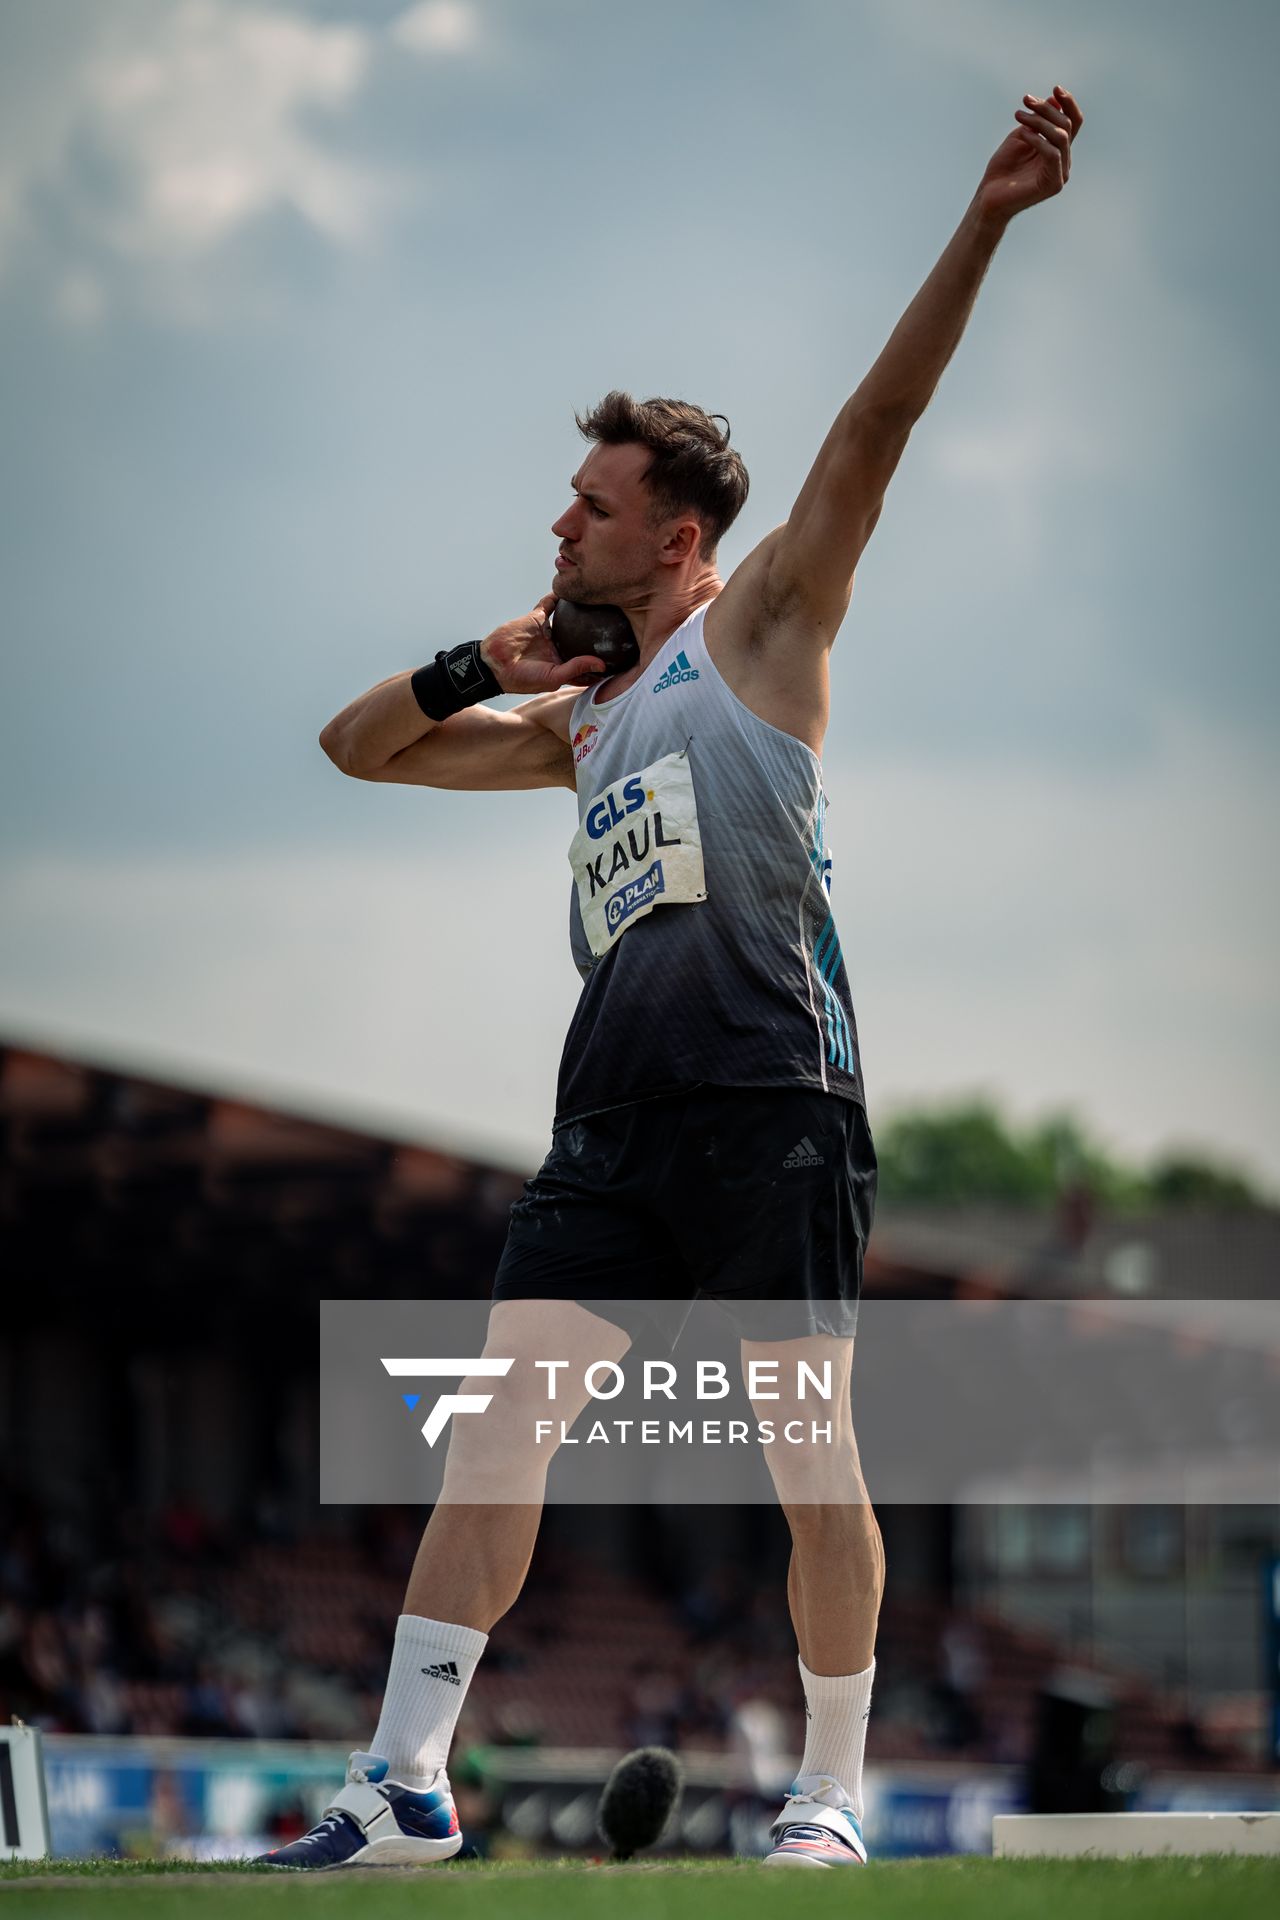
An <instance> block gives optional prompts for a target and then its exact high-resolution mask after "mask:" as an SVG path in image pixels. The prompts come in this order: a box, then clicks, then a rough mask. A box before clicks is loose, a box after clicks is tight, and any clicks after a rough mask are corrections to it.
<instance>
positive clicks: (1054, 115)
mask: <svg viewBox="0 0 1280 1920" xmlns="http://www.w3.org/2000/svg"><path fill="white" fill-rule="evenodd" d="M1013 117H1014V119H1015V120H1016V121H1017V122H1018V124H1017V126H1016V127H1015V128H1014V130H1013V132H1012V133H1011V134H1010V135H1009V137H1008V139H1007V140H1006V141H1005V142H1004V144H1003V145H1002V146H1000V147H998V148H997V149H996V151H995V153H994V154H993V155H992V156H991V159H990V161H989V163H988V166H987V170H986V172H985V173H984V174H983V176H982V180H981V183H980V184H979V187H978V193H977V199H978V204H979V206H980V207H981V208H982V211H983V212H984V213H986V214H989V215H991V216H993V217H994V218H997V219H1001V220H1012V218H1013V216H1014V214H1015V213H1022V212H1023V211H1024V210H1025V209H1026V208H1027V207H1034V206H1036V205H1037V204H1038V203H1039V202H1040V201H1041V200H1049V199H1051V198H1052V197H1053V195H1054V194H1055V193H1061V192H1062V189H1063V188H1064V187H1065V186H1066V184H1067V181H1068V180H1069V179H1070V177H1071V143H1072V141H1073V140H1074V139H1075V137H1076V135H1077V134H1078V133H1079V131H1080V129H1081V127H1082V126H1083V125H1084V115H1083V114H1082V113H1081V111H1080V109H1079V107H1078V106H1077V105H1076V102H1075V97H1074V95H1072V94H1070V93H1068V92H1067V91H1066V89H1065V88H1063V87H1055V88H1054V90H1053V92H1052V94H1051V95H1050V96H1049V98H1048V99H1045V100H1039V99H1037V98H1036V96H1035V94H1033V93H1026V94H1024V95H1023V96H1022V105H1021V106H1020V107H1019V108H1018V109H1017V111H1016V112H1015V114H1014V116H1013Z"/></svg>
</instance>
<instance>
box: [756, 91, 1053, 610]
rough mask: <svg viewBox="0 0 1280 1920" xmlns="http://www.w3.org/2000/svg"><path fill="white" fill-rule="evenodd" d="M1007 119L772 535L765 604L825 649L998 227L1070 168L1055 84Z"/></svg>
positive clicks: (1043, 196)
mask: <svg viewBox="0 0 1280 1920" xmlns="http://www.w3.org/2000/svg"><path fill="white" fill-rule="evenodd" d="M1014 118H1015V119H1016V120H1017V122H1018V124H1017V126H1016V127H1015V128H1014V130H1013V132H1012V133H1010V134H1009V136H1008V138H1007V139H1006V140H1005V141H1004V142H1003V144H1002V145H1001V146H1000V147H999V148H998V149H997V151H996V152H995V154H993V156H992V158H991V160H990V162H989V164H988V166H987V170H986V172H985V173H984V174H983V176H982V180H981V182H980V184H979V186H978V190H977V192H976V193H975V194H974V197H973V199H972V201H971V202H970V204H969V206H968V207H967V209H966V210H965V214H964V218H963V219H962V220H961V222H960V225H959V226H958V227H957V229H956V231H955V233H954V234H953V235H952V237H951V239H950V241H949V242H948V244H947V246H946V248H945V250H944V252H943V254H942V256H941V258H940V259H939V260H938V263H937V265H936V266H935V267H934V269H933V271H932V273H931V274H930V275H929V277H928V279H927V280H926V281H925V283H924V285H923V286H922V287H921V289H920V291H919V293H917V295H916V297H915V299H914V300H913V301H912V302H911V305H910V306H909V307H908V308H907V310H906V312H905V313H904V314H903V316H902V318H901V320H900V321H899V322H898V324H897V326H896V327H895V328H894V330H893V333H892V334H891V335H890V337H889V342H888V344H887V346H886V347H885V349H884V351H883V352H882V353H881V355H880V357H879V359H878V360H877V361H876V363H875V365H874V366H873V367H872V369H871V371H870V372H869V373H868V374H867V376H866V378H865V379H864V380H863V382H862V384H861V385H860V386H859V387H858V389H857V391H856V392H855V393H854V394H853V395H852V396H851V397H850V399H848V400H847V401H846V402H845V404H844V406H843V407H842V408H841V409H840V412H839V414H838V415H837V416H836V420H835V424H834V425H833V426H832V428H831V431H830V433H829V434H828V435H827V437H826V440H825V441H824V442H823V445H822V448H821V451H820V452H819V454H818V457H817V459H816V461H815V462H814V464H813V468H812V470H811V472H810V474H809V477H808V479H807V480H806V481H805V483H804V486H803V488H802V489H801V491H800V495H799V497H798V499H797V500H796V503H795V506H794V507H793V508H792V510H791V515H790V518H789V519H788V521H787V524H786V526H785V527H784V528H783V529H782V530H781V532H780V534H779V536H778V538H777V543H776V546H775V549H774V552H773V556H772V560H771V565H770V570H769V579H768V587H767V590H766V591H767V597H768V600H769V602H770V604H771V605H772V606H773V607H774V608H775V609H782V608H786V609H787V610H795V611H798V612H800V613H801V614H802V615H806V616H808V619H807V620H806V622H805V624H806V625H809V626H811V627H812V630H813V631H814V633H815V634H816V635H818V636H819V637H820V638H821V639H822V640H823V642H824V643H825V644H826V645H828V646H829V645H830V643H831V641H832V640H833V639H834V638H835V635H836V631H837V629H838V628H839V625H840V622H841V621H842V620H843V618H844V615H845V611H846V609H847V608H848V605H849V598H850V595H851V593H852V591H853V575H854V569H855V567H856V566H857V564H858V561H859V559H860V557H861V555H862V551H863V548H864V547H865V546H866V544H867V541H868V540H869V539H870V538H871V535H872V533H873V531H874V530H875V525H876V522H877V520H878V519H879V518H880V511H881V508H882V506H883V504H884V496H885V490H886V488H887V487H888V485H889V482H890V480H891V479H892V478H893V474H894V472H895V470H896V468H897V465H898V462H899V460H900V459H901V458H902V454H903V450H904V448H905V447H906V444H907V440H908V439H909V437H910V434H911V429H912V427H913V426H914V425H915V423H916V421H917V420H918V419H919V418H920V416H921V414H922V413H923V412H924V410H925V408H926V407H927V406H928V404H929V402H930V400H931V399H932V397H933V394H934V391H935V389H936V388H937V385H938V382H939V380H940V379H941V378H942V373H943V369H944V368H945V367H946V365H947V362H948V361H949V360H950V358H951V356H952V354H953V353H954V352H955V350H956V347H957V346H958V345H959V343H960V336H961V335H962V334H963V332H964V330H965V327H966V325H967V323H968V320H969V315H970V314H971V313H972V311H973V307H974V302H975V301H976V299H977V297H978V289H979V287H980V286H981V285H982V281H983V278H984V276H985V274H986V271H987V268H988V267H989V266H990V264H991V259H992V256H993V255H994V253H995V250H996V248H997V247H998V246H999V244H1000V240H1001V237H1002V236H1003V234H1004V230H1005V228H1006V227H1007V226H1008V224H1009V222H1010V220H1012V219H1013V218H1014V216H1015V215H1016V214H1018V213H1021V212H1022V211H1023V210H1024V209H1025V208H1027V207H1032V206H1035V205H1037V204H1038V202H1040V201H1041V200H1047V199H1049V198H1051V196H1052V195H1054V194H1057V193H1061V191H1062V189H1063V187H1064V186H1065V185H1066V182H1067V179H1068V177H1069V175H1070V172H1071V142H1072V141H1073V139H1074V138H1075V136H1076V134H1077V133H1078V132H1079V131H1080V128H1081V125H1082V124H1083V120H1084V116H1083V114H1082V113H1081V111H1080V109H1079V107H1078V106H1077V104H1076V102H1075V100H1074V99H1073V97H1072V96H1071V94H1069V93H1067V92H1066V91H1065V90H1064V89H1063V88H1061V87H1055V88H1054V90H1053V94H1052V96H1051V97H1050V98H1048V99H1045V100H1038V99H1036V98H1035V97H1034V96H1033V95H1031V94H1026V95H1024V97H1023V105H1022V106H1021V107H1019V108H1018V109H1017V111H1016V113H1015V115H1014Z"/></svg>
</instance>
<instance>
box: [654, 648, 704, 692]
mask: <svg viewBox="0 0 1280 1920" xmlns="http://www.w3.org/2000/svg"><path fill="white" fill-rule="evenodd" d="M697 677H698V669H697V668H696V667H691V666H690V665H689V656H688V654H687V653H686V652H685V650H684V648H683V647H681V649H680V651H679V653H678V654H677V655H676V657H675V659H674V660H669V661H668V662H667V670H666V672H665V673H664V674H663V675H662V678H661V679H660V680H655V681H654V683H653V691H654V692H655V693H663V692H665V690H666V689H667V688H668V687H676V686H679V684H680V682H681V681H682V680H696V679H697Z"/></svg>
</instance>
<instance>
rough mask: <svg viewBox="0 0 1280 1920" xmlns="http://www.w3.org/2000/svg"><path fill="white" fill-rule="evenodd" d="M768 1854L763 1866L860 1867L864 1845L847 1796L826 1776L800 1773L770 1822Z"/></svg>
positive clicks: (865, 1849)
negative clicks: (771, 1826)
mask: <svg viewBox="0 0 1280 1920" xmlns="http://www.w3.org/2000/svg"><path fill="white" fill-rule="evenodd" d="M772 1831H773V1835H774V1841H773V1849H772V1851H771V1852H770V1853H767V1854H766V1855H765V1859H764V1864H765V1866H766V1867H865V1866H866V1864H867V1846H866V1842H865V1841H864V1839H863V1838H862V1827H861V1825H860V1823H859V1821H858V1817H857V1815H856V1814H855V1813H854V1811H853V1807H852V1805H851V1803H850V1800H849V1796H848V1794H847V1793H846V1792H845V1790H844V1788H843V1787H842V1786H841V1785H840V1782H839V1781H838V1780H832V1779H831V1778H830V1776H829V1775H828V1774H825V1773H802V1774H801V1775H800V1777H799V1779H797V1780H793V1781H792V1782H791V1791H790V1793H789V1794H788V1795H787V1799H786V1803H785V1805H784V1806H783V1809H782V1812H781V1813H780V1814H779V1815H778V1817H777V1819H776V1820H775V1821H774V1823H773V1829H772Z"/></svg>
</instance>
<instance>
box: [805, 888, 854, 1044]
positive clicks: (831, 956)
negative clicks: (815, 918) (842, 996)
mask: <svg viewBox="0 0 1280 1920" xmlns="http://www.w3.org/2000/svg"><path fill="white" fill-rule="evenodd" d="M840 960H841V953H840V936H839V935H838V934H837V932H836V923H835V916H834V915H833V914H830V913H829V914H828V915H827V918H826V924H825V925H824V927H823V929H822V932H821V933H820V934H819V935H818V941H817V945H816V946H815V947H814V950H813V963H814V966H815V967H816V968H817V970H818V978H819V979H820V980H821V982H822V997H823V1000H824V1002H825V1004H826V1009H827V1059H828V1060H829V1061H830V1062H831V1064H832V1066H836V1067H844V1068H846V1069H848V1068H851V1067H852V1065H853V1045H852V1042H851V1040H850V1037H849V1022H848V1019H847V1017H846V1015H845V1010H844V1008H843V1007H842V1006H841V1005H840V1002H839V1000H838V999H837V998H836V996H835V993H834V992H833V991H832V982H833V981H834V979H835V972H836V968H837V967H838V966H839V965H840Z"/></svg>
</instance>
